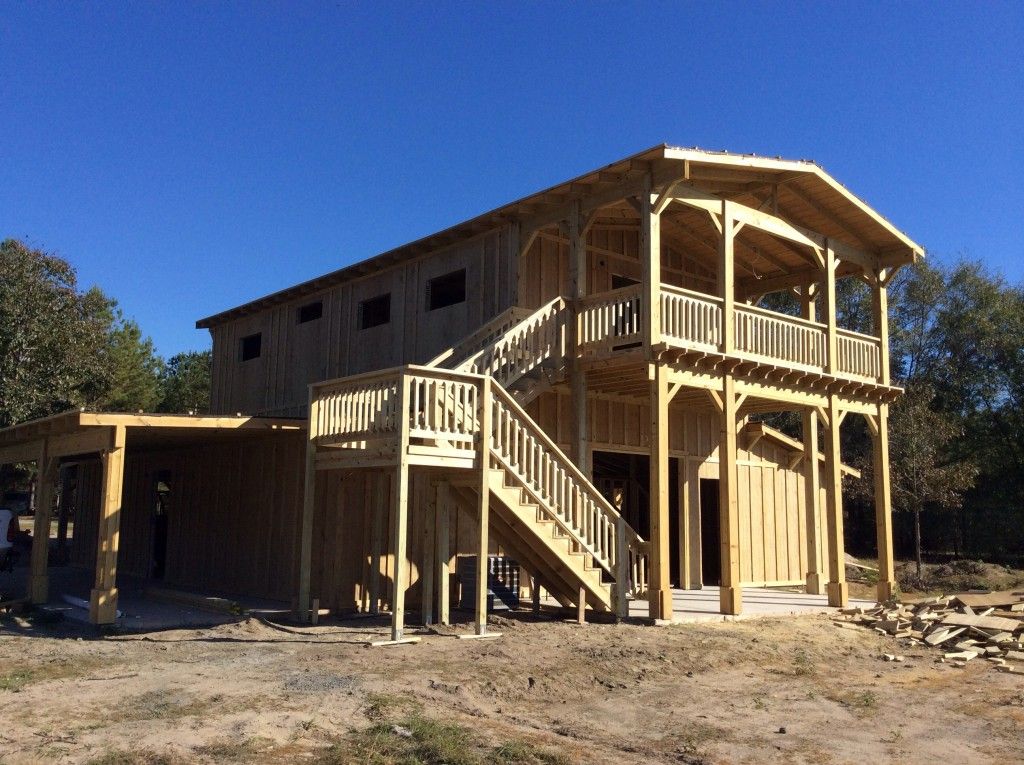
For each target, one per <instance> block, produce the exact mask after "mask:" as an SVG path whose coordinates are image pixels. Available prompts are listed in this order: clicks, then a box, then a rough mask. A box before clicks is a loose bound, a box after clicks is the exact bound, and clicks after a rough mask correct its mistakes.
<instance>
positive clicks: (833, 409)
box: [825, 395, 848, 608]
mask: <svg viewBox="0 0 1024 765" xmlns="http://www.w3.org/2000/svg"><path fill="white" fill-rule="evenodd" d="M841 422H842V415H841V414H840V412H839V399H838V397H837V396H835V395H830V396H829V397H828V427H827V428H826V429H825V432H826V433H827V434H828V437H827V438H826V442H825V497H826V502H827V512H826V525H827V534H828V587H827V590H828V604H829V605H830V606H835V607H837V608H845V607H846V603H847V600H848V591H847V586H846V550H845V545H844V543H843V473H842V455H841V453H840V441H839V430H840V423H841Z"/></svg>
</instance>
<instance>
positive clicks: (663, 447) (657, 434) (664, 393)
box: [647, 364, 672, 619]
mask: <svg viewBox="0 0 1024 765" xmlns="http://www.w3.org/2000/svg"><path fill="white" fill-rule="evenodd" d="M650 375H651V377H652V379H651V384H650V390H651V399H650V407H649V412H650V432H651V456H650V460H649V476H650V484H649V485H650V526H651V539H650V544H651V553H650V574H649V577H650V582H649V587H648V598H647V599H648V604H649V612H650V617H651V618H652V619H671V618H672V586H671V582H670V578H671V568H670V566H671V559H670V543H669V501H668V500H669V485H668V481H669V469H668V468H669V465H668V460H669V453H668V426H669V419H668V403H669V401H668V374H667V370H666V368H665V367H664V365H662V364H653V365H652V366H651V370H650Z"/></svg>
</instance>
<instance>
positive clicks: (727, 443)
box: [718, 374, 743, 614]
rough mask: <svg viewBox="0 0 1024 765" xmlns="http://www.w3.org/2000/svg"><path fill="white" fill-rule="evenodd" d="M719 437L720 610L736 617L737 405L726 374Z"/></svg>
mask: <svg viewBox="0 0 1024 765" xmlns="http://www.w3.org/2000/svg"><path fill="white" fill-rule="evenodd" d="M721 418H722V422H721V437H720V438H719V441H718V512H719V541H720V545H721V558H722V561H721V563H722V574H721V582H720V584H719V611H720V612H721V613H723V614H738V613H740V611H741V610H742V608H743V590H742V589H741V588H740V511H739V498H738V494H739V472H738V470H737V454H738V451H737V450H738V446H739V445H738V441H737V435H736V431H737V428H738V425H739V406H738V399H737V397H736V389H735V380H734V379H733V376H732V375H731V374H726V375H725V378H724V380H723V384H722V411H721Z"/></svg>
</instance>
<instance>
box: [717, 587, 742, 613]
mask: <svg viewBox="0 0 1024 765" xmlns="http://www.w3.org/2000/svg"><path fill="white" fill-rule="evenodd" d="M718 606H719V607H718V611H719V613H723V614H729V615H730V616H737V615H738V614H739V613H740V612H741V611H742V610H743V590H742V589H740V588H739V587H719V588H718Z"/></svg>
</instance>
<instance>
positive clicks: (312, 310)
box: [298, 300, 324, 324]
mask: <svg viewBox="0 0 1024 765" xmlns="http://www.w3.org/2000/svg"><path fill="white" fill-rule="evenodd" d="M298 313H299V315H298V323H299V324H305V323H306V322H309V321H316V320H317V319H319V318H320V317H321V316H323V315H324V301H322V300H317V301H316V302H315V303H307V304H306V305H304V306H301V307H300V308H299V312H298Z"/></svg>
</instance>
